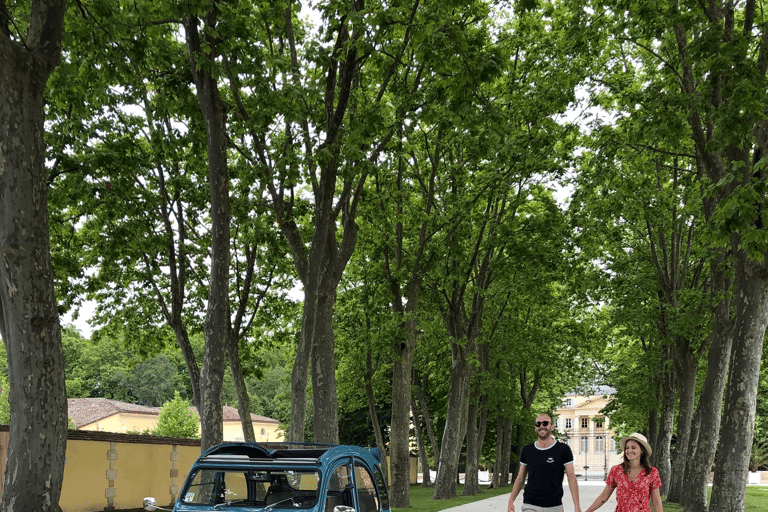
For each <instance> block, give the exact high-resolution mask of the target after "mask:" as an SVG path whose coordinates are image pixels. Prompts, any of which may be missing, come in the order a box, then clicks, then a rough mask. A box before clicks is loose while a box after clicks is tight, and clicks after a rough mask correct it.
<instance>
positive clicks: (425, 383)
mask: <svg viewBox="0 0 768 512" xmlns="http://www.w3.org/2000/svg"><path fill="white" fill-rule="evenodd" d="M425 389H429V378H428V376H427V374H426V373H424V375H422V377H421V386H419V391H418V395H417V400H418V402H419V406H420V408H421V415H422V417H423V418H424V425H425V427H426V429H427V437H428V438H429V445H430V446H431V447H432V454H433V455H434V456H435V459H437V456H438V454H439V453H440V444H439V443H438V442H437V437H436V436H435V431H434V429H433V428H432V419H431V416H430V414H429V408H428V407H427V400H426V398H425V397H424V390H425Z"/></svg>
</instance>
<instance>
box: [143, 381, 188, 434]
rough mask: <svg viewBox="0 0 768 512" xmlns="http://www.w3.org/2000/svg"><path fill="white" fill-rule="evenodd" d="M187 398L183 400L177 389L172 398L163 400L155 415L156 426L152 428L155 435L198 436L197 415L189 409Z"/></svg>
mask: <svg viewBox="0 0 768 512" xmlns="http://www.w3.org/2000/svg"><path fill="white" fill-rule="evenodd" d="M190 407H191V404H190V402H189V400H184V399H183V398H181V395H180V394H179V392H178V391H177V392H176V393H174V395H173V399H172V400H169V401H167V402H165V403H164V404H163V407H162V408H161V409H160V414H159V415H158V417H157V427H156V428H154V429H153V430H152V434H153V435H156V436H167V437H186V438H192V437H199V436H200V434H199V432H198V430H199V425H198V424H199V420H198V417H197V416H196V415H195V413H193V412H192V411H191V410H190Z"/></svg>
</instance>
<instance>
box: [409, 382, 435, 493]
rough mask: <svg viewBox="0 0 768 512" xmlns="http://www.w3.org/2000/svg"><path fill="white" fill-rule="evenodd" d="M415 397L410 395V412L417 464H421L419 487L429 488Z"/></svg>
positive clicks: (421, 428) (426, 460) (425, 457)
mask: <svg viewBox="0 0 768 512" xmlns="http://www.w3.org/2000/svg"><path fill="white" fill-rule="evenodd" d="M418 410H419V409H418V407H417V406H416V397H415V396H413V394H411V412H412V413H413V430H414V432H416V447H417V449H418V450H419V463H420V464H421V475H422V476H421V486H422V487H431V486H432V485H431V484H432V481H431V477H430V474H429V459H427V447H426V445H425V443H424V441H425V440H424V427H422V425H421V418H420V417H419V413H418Z"/></svg>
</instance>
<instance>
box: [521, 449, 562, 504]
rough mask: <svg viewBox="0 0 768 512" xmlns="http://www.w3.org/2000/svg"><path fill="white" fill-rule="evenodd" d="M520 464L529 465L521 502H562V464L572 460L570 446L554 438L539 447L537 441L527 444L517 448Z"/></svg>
mask: <svg viewBox="0 0 768 512" xmlns="http://www.w3.org/2000/svg"><path fill="white" fill-rule="evenodd" d="M520 464H524V465H525V466H526V467H527V468H528V483H527V484H526V485H525V491H524V492H523V503H528V504H530V505H536V506H537V507H556V506H558V505H562V504H563V476H564V475H565V466H566V464H573V453H572V452H571V447H570V446H568V445H567V444H563V443H558V442H557V441H555V444H553V445H552V446H550V447H549V448H539V447H537V446H536V443H533V444H527V445H525V446H523V450H522V452H520Z"/></svg>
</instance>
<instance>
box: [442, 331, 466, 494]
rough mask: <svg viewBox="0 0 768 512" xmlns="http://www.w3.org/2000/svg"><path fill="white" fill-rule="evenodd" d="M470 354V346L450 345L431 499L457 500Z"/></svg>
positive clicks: (452, 343)
mask: <svg viewBox="0 0 768 512" xmlns="http://www.w3.org/2000/svg"><path fill="white" fill-rule="evenodd" d="M453 332H456V331H455V330H453ZM473 353H474V343H473V342H470V341H469V340H457V339H455V338H454V340H452V341H451V383H450V386H449V388H448V409H447V411H446V415H445V417H446V420H445V430H444V431H443V442H442V446H441V449H440V458H439V461H438V464H437V477H436V478H435V492H434V495H433V496H434V499H451V498H456V497H457V496H456V475H457V473H458V470H459V457H460V455H461V448H462V445H463V443H464V437H465V435H466V429H467V413H468V407H469V384H470V380H471V378H472V368H471V366H470V357H471V354H473Z"/></svg>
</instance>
